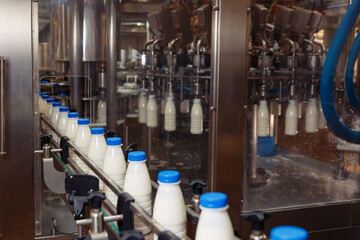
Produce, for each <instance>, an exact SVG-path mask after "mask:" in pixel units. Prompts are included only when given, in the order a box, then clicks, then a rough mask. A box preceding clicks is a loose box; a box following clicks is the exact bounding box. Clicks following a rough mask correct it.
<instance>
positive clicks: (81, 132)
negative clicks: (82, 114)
mask: <svg viewBox="0 0 360 240" xmlns="http://www.w3.org/2000/svg"><path fill="white" fill-rule="evenodd" d="M89 124H90V120H89V119H79V120H78V130H77V133H76V137H75V145H76V146H77V147H78V148H80V150H81V151H83V152H84V153H85V154H86V155H87V154H88V150H89V145H90V138H91V132H90V128H89ZM75 162H76V164H77V165H78V166H79V168H80V169H81V170H82V171H83V172H84V173H88V171H89V167H88V166H87V165H86V164H85V163H84V162H83V161H82V160H81V159H80V158H79V157H78V156H76V157H75Z"/></svg>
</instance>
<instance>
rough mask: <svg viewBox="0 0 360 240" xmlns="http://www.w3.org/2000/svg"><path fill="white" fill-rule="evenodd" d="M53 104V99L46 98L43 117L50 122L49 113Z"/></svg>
mask: <svg viewBox="0 0 360 240" xmlns="http://www.w3.org/2000/svg"><path fill="white" fill-rule="evenodd" d="M54 102H55V99H53V98H48V99H47V100H46V110H45V117H46V118H47V119H49V120H50V117H51V113H52V109H53V106H52V104H53V103H54Z"/></svg>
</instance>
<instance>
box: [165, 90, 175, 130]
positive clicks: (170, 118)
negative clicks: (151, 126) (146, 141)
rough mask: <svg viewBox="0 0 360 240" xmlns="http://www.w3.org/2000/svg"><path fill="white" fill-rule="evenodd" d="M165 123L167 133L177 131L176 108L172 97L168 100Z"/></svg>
mask: <svg viewBox="0 0 360 240" xmlns="http://www.w3.org/2000/svg"><path fill="white" fill-rule="evenodd" d="M164 122H165V123H164V129H165V131H169V132H171V131H175V130H176V107H175V103H174V99H173V97H172V96H169V97H168V98H167V100H166V105H165V120H164Z"/></svg>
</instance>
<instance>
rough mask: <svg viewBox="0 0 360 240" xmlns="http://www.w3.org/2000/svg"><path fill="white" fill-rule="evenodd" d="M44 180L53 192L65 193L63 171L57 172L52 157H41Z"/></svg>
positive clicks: (64, 175) (64, 174)
mask: <svg viewBox="0 0 360 240" xmlns="http://www.w3.org/2000/svg"><path fill="white" fill-rule="evenodd" d="M43 169H44V182H45V184H46V186H47V187H48V188H49V189H50V190H51V191H53V192H54V193H59V194H65V193H66V191H65V178H66V173H65V172H59V171H57V170H56V169H55V167H54V159H53V158H51V157H50V158H43Z"/></svg>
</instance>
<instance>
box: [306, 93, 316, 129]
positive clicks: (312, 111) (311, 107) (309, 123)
mask: <svg viewBox="0 0 360 240" xmlns="http://www.w3.org/2000/svg"><path fill="white" fill-rule="evenodd" d="M318 121H319V120H318V108H317V106H316V99H315V98H310V102H309V104H308V106H307V109H306V117H305V131H306V132H308V133H314V132H316V131H317V129H318Z"/></svg>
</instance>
